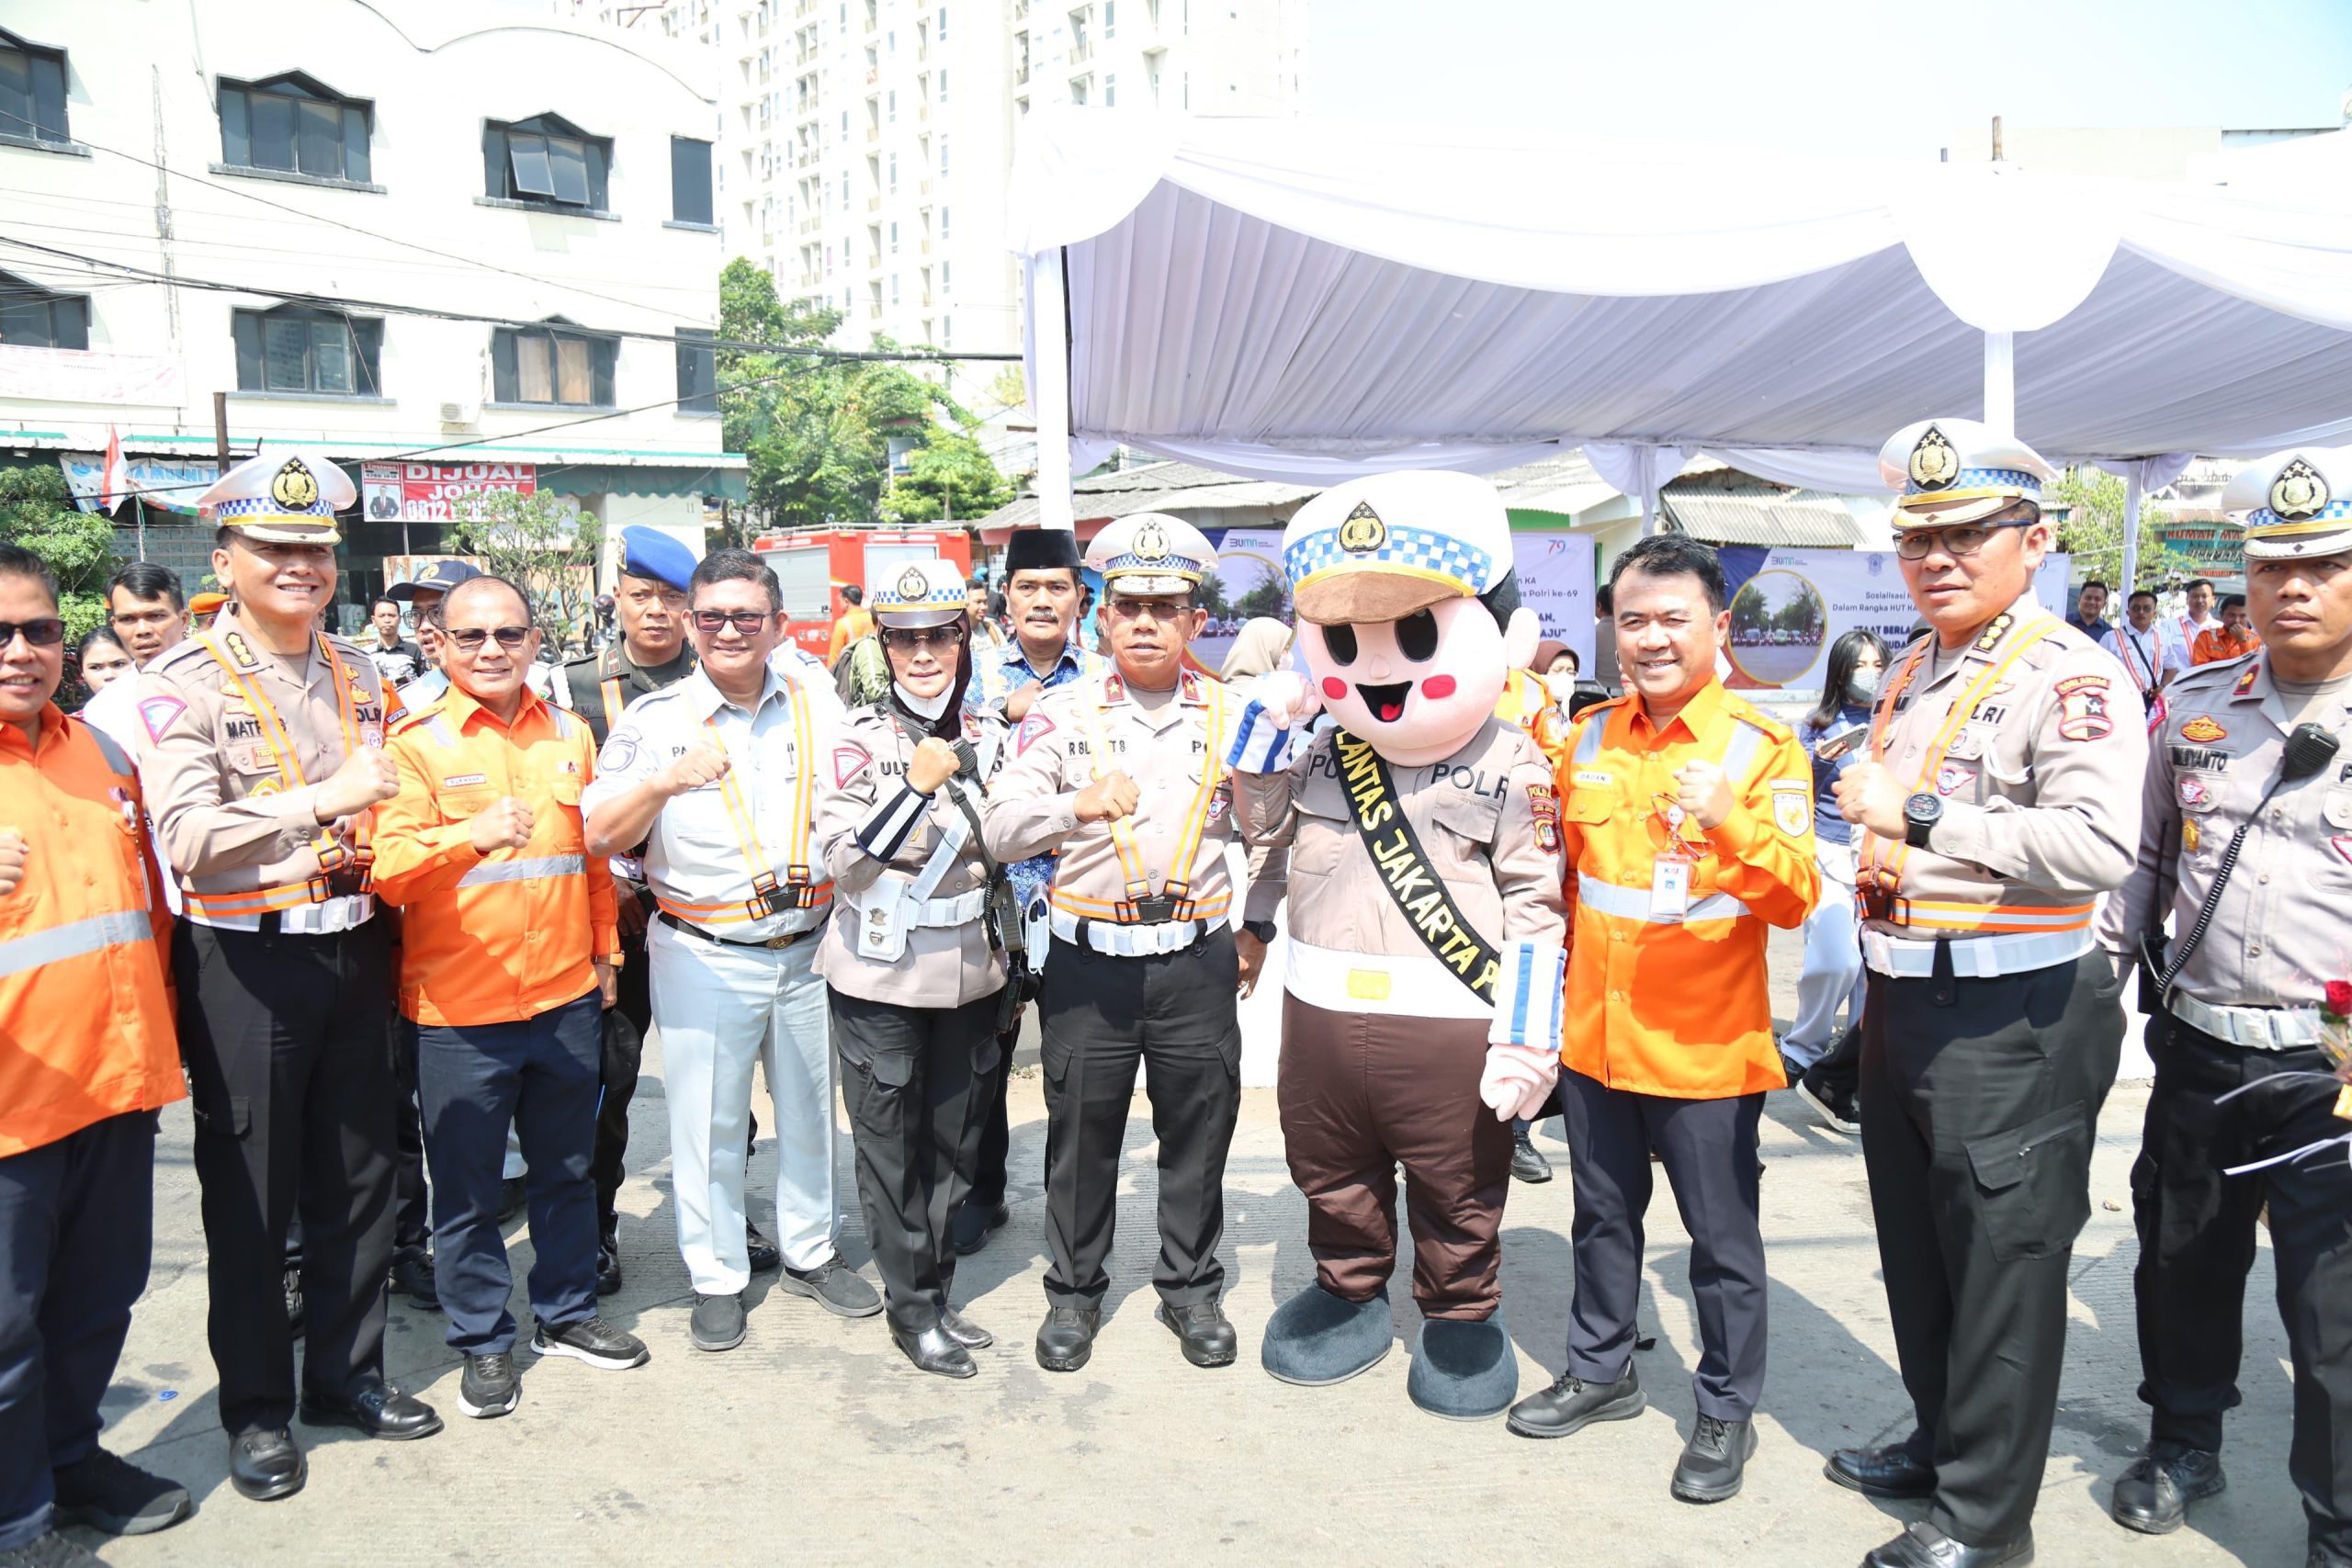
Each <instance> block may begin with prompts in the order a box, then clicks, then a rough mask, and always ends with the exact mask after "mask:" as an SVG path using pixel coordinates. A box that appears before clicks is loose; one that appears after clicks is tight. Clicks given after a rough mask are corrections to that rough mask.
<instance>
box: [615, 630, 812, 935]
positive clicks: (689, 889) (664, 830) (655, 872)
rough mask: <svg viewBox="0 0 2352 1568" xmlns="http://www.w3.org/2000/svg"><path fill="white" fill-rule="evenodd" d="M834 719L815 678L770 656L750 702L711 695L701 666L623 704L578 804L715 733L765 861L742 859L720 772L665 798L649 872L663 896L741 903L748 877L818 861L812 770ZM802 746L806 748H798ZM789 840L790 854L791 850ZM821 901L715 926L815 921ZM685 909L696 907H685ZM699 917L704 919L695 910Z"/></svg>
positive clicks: (751, 930) (651, 842) (647, 858)
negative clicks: (794, 672) (778, 667)
mask: <svg viewBox="0 0 2352 1568" xmlns="http://www.w3.org/2000/svg"><path fill="white" fill-rule="evenodd" d="M841 726H842V709H841V704H840V701H839V700H838V699H837V698H836V697H835V696H834V695H833V694H832V691H831V688H830V687H829V686H827V685H825V684H824V683H823V682H793V681H787V680H786V679H784V678H783V677H781V676H779V675H778V674H777V673H776V672H775V669H774V667H773V666H771V667H770V669H769V671H768V674H767V679H766V682H765V683H764V684H763V686H762V688H761V691H760V696H759V699H758V703H757V705H756V706H755V707H753V708H752V710H750V711H748V712H747V711H745V710H744V709H742V708H740V707H738V706H736V705H734V704H733V703H730V702H729V701H728V700H727V699H726V698H724V697H722V696H720V695H719V694H718V687H716V686H714V685H712V684H711V683H710V677H709V676H708V675H707V674H706V673H705V672H704V671H700V670H696V671H695V672H694V673H693V674H691V675H689V676H687V677H686V678H685V679H684V680H683V681H679V682H674V683H673V684H671V685H668V686H664V687H662V689H661V690H660V691H658V692H652V693H649V694H646V695H645V696H641V697H639V698H638V699H637V701H635V702H633V703H631V704H630V705H628V708H627V709H626V710H625V711H624V712H623V713H622V715H621V722H620V724H619V725H618V726H617V727H616V728H614V730H613V733H612V735H611V737H610V738H609V739H607V740H606V741H605V747H604V750H603V751H602V753H601V754H600V755H599V756H598V757H597V759H596V779H595V782H594V784H590V785H589V786H588V791H587V794H586V795H585V796H584V797H583V798H582V802H581V810H582V814H583V815H588V816H593V815H594V812H595V810H596V807H598V806H600V805H602V804H603V803H604V802H605V801H607V800H610V799H612V798H614V797H615V796H616V795H620V794H622V793H624V792H625V791H627V790H629V789H631V788H634V787H635V786H636V785H638V784H643V783H645V782H646V781H647V780H649V779H650V778H651V777H652V776H653V775H654V774H655V773H660V772H661V771H662V769H663V768H666V767H668V766H669V765H670V764H671V763H672V762H673V761H676V760H677V759H678V758H680V757H683V756H684V755H685V754H686V753H687V752H688V751H689V750H693V749H695V747H698V746H707V745H710V744H711V743H712V742H713V740H714V739H716V740H717V741H718V743H719V744H721V745H723V746H724V748H725V749H726V751H727V757H728V761H729V773H728V777H729V779H732V780H733V787H734V791H735V794H736V795H737V797H738V798H739V799H741V801H742V802H743V803H744V805H745V807H747V808H748V809H749V811H750V813H751V819H752V829H753V831H754V832H755V833H756V834H757V836H758V840H759V842H758V849H759V851H760V852H761V854H762V857H763V861H764V863H763V864H762V865H760V866H758V867H756V868H755V867H753V866H752V865H750V864H749V863H747V852H746V846H745V844H744V843H743V840H741V838H739V837H738V836H737V832H736V828H735V824H734V819H733V818H732V816H731V815H730V814H729V810H728V807H727V794H728V791H727V789H726V787H725V784H724V781H720V782H714V783H711V784H705V785H703V786H702V787H701V788H699V789H693V790H688V791H687V792H686V793H685V794H684V795H677V796H674V797H673V798H672V799H670V800H669V801H667V802H665V803H664V804H663V806H662V812H661V815H660V816H658V817H656V818H654V820H653V827H652V828H651V829H650V831H649V832H648V833H647V835H646V840H645V852H644V865H645V880H646V882H647V883H648V884H649V885H650V886H651V887H652V889H653V896H654V897H655V898H656V899H658V900H659V901H660V902H661V903H662V904H663V905H664V906H674V907H679V908H715V907H719V906H731V907H732V908H730V909H729V913H730V914H732V913H735V912H739V911H740V910H741V907H742V906H743V905H745V904H747V903H748V902H749V901H750V900H751V899H752V897H753V895H752V877H753V874H754V872H755V870H756V871H757V872H758V873H761V874H772V875H774V876H775V878H776V880H777V881H778V882H784V881H786V880H788V874H789V871H790V868H791V867H793V866H794V865H796V864H797V865H801V866H806V867H809V869H810V875H811V880H812V882H813V881H821V880H822V879H821V876H820V874H819V872H818V870H817V860H818V854H817V844H816V834H815V823H814V813H815V808H816V786H817V782H818V777H819V775H818V774H816V773H808V776H807V779H806V781H805V784H804V780H803V774H804V773H806V772H807V771H808V770H810V769H814V768H819V767H821V766H822V765H823V759H824V758H826V757H828V756H830V755H831V751H832V749H833V746H834V744H835V743H836V741H837V740H838V739H839V736H840V733H841ZM804 748H805V750H804ZM796 851H797V859H796ZM829 901H830V890H828V893H827V895H826V901H820V902H819V903H818V904H817V905H816V906H815V907H814V908H802V909H785V910H781V911H775V912H770V913H765V914H763V915H761V916H759V917H758V918H757V919H750V920H729V921H728V922H726V923H722V924H715V925H713V927H712V929H714V930H716V931H718V933H719V934H721V935H723V936H725V937H727V938H729V940H730V941H740V942H759V941H764V940H766V939H768V938H771V937H776V936H782V935H786V934H787V933H789V932H793V931H811V930H814V929H815V928H816V927H817V926H818V925H819V924H820V923H821V922H822V921H823V919H824V918H825V914H826V910H827V908H828V907H829ZM686 918H688V919H692V917H691V916H689V917H686ZM693 923H695V924H698V925H699V924H704V923H705V922H703V921H701V920H693Z"/></svg>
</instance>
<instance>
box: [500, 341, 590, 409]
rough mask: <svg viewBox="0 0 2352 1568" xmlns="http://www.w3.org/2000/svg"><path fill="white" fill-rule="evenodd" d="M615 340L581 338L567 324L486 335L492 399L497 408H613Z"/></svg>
mask: <svg viewBox="0 0 2352 1568" xmlns="http://www.w3.org/2000/svg"><path fill="white" fill-rule="evenodd" d="M619 349H620V343H619V340H617V339H616V338H608V337H598V336H596V335H595V334H594V333H583V332H581V331H579V330H577V329H575V328H573V327H572V326H571V323H570V322H568V321H551V322H549V323H548V325H547V326H544V327H530V328H526V329H523V330H520V331H517V330H516V329H514V328H511V327H500V328H498V329H497V330H496V331H495V332H493V333H491V338H490V366H491V391H492V397H493V398H494V399H495V400H497V401H499V402H502V403H569V404H574V405H577V406H579V407H582V408H599V409H608V408H611V407H612V406H613V361H614V359H615V357H616V355H617V354H618V352H619Z"/></svg>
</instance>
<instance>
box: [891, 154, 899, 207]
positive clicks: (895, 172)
mask: <svg viewBox="0 0 2352 1568" xmlns="http://www.w3.org/2000/svg"><path fill="white" fill-rule="evenodd" d="M890 194H891V195H892V196H896V195H898V194H899V155H898V154H897V153H896V152H893V153H891V154H890Z"/></svg>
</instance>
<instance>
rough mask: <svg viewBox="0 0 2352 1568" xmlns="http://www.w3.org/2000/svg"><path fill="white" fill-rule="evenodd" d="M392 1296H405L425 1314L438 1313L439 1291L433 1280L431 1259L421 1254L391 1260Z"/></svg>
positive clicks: (439, 1305) (439, 1303) (439, 1308)
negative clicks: (422, 1309)
mask: <svg viewBox="0 0 2352 1568" xmlns="http://www.w3.org/2000/svg"><path fill="white" fill-rule="evenodd" d="M392 1294H394V1295H396V1296H406V1297H407V1298H408V1299H409V1300H410V1301H411V1302H413V1303H415V1304H416V1305H418V1306H420V1307H422V1308H424V1310H425V1311H426V1312H439V1311H440V1310H441V1291H440V1287H439V1286H437V1285H435V1283H434V1280H433V1259H432V1258H429V1257H427V1256H426V1255H425V1254H424V1253H421V1252H419V1253H411V1254H410V1255H408V1256H407V1257H404V1258H393V1259H392Z"/></svg>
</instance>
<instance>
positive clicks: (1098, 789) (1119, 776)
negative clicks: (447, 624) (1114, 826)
mask: <svg viewBox="0 0 2352 1568" xmlns="http://www.w3.org/2000/svg"><path fill="white" fill-rule="evenodd" d="M1142 798H1143V792H1142V791H1141V790H1139V789H1137V788H1136V781H1135V780H1133V779H1131V778H1129V777H1127V775H1126V774H1125V773H1122V772H1119V771H1117V770H1114V771H1112V772H1110V773H1104V774H1103V776H1102V777H1101V778H1099V779H1096V780H1095V781H1094V782H1093V783H1092V784H1088V785H1087V786H1086V787H1085V788H1084V789H1082V790H1080V791H1079V792H1078V799H1077V800H1076V801H1075V802H1074V803H1073V806H1074V807H1075V808H1076V810H1077V812H1078V819H1079V820H1080V821H1081V822H1116V821H1117V820H1118V819H1119V818H1122V817H1132V816H1134V815H1135V813H1136V802H1138V801H1140V800H1141V799H1142Z"/></svg>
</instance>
